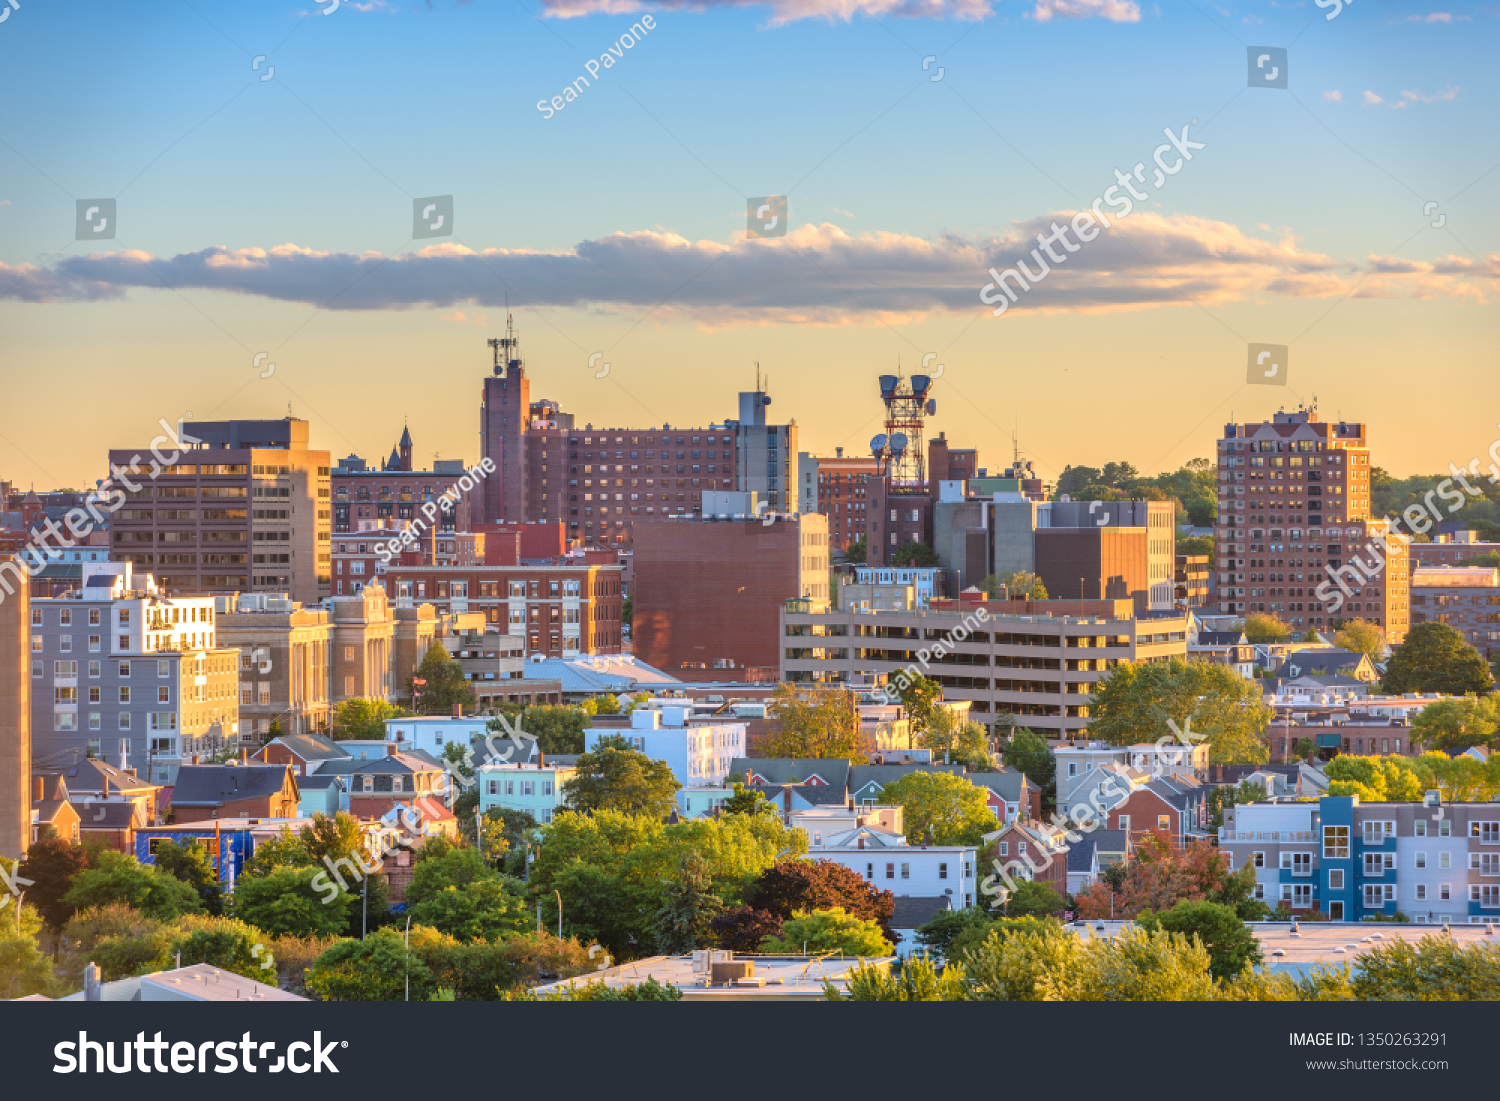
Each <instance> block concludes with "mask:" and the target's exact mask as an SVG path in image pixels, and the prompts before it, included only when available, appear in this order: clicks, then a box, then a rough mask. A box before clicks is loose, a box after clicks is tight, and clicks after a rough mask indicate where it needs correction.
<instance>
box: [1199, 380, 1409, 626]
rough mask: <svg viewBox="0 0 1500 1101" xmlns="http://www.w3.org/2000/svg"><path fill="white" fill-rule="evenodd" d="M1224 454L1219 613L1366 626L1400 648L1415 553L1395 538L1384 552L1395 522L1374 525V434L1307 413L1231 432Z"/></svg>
mask: <svg viewBox="0 0 1500 1101" xmlns="http://www.w3.org/2000/svg"><path fill="white" fill-rule="evenodd" d="M1217 450H1218V476H1219V511H1218V517H1217V521H1216V523H1215V527H1214V552H1215V555H1216V556H1217V559H1218V560H1217V562H1216V563H1215V588H1216V592H1217V604H1218V610H1219V611H1221V612H1225V613H1229V614H1233V615H1246V614H1248V613H1250V612H1263V613H1266V614H1268V615H1274V616H1276V617H1278V618H1280V619H1283V620H1285V621H1286V622H1287V623H1289V624H1291V626H1293V627H1297V628H1309V627H1310V628H1314V629H1318V630H1324V631H1327V630H1330V629H1333V628H1335V627H1336V626H1337V624H1338V623H1339V622H1341V621H1343V620H1348V619H1365V620H1368V621H1369V622H1371V623H1373V624H1375V625H1376V626H1378V627H1380V628H1381V629H1382V630H1383V631H1384V632H1385V638H1386V641H1387V642H1389V643H1391V644H1392V645H1395V644H1397V643H1399V642H1400V641H1401V640H1402V639H1403V638H1404V637H1405V636H1406V631H1407V628H1408V626H1409V621H1410V607H1409V583H1410V578H1409V563H1410V554H1409V551H1408V548H1407V547H1406V546H1405V545H1401V544H1399V543H1397V542H1396V541H1393V545H1391V546H1390V547H1389V548H1388V549H1387V548H1385V547H1384V545H1383V543H1382V540H1381V536H1382V535H1384V534H1385V532H1386V530H1387V524H1386V522H1385V521H1383V520H1371V519H1370V449H1369V445H1368V443H1367V437H1366V426H1365V425H1364V424H1361V423H1358V422H1352V421H1338V422H1324V421H1320V420H1318V414H1317V410H1316V409H1302V408H1299V409H1298V410H1297V412H1295V413H1285V412H1279V413H1277V414H1275V417H1274V418H1273V419H1272V420H1270V421H1263V422H1261V423H1260V424H1229V425H1225V427H1224V435H1223V437H1222V438H1220V440H1219V441H1218V448H1217ZM1376 548H1379V549H1378V550H1377V549H1376Z"/></svg>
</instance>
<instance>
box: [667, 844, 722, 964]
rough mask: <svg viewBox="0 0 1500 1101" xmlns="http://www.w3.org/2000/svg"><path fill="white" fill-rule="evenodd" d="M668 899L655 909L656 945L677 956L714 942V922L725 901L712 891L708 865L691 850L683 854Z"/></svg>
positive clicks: (709, 945)
mask: <svg viewBox="0 0 1500 1101" xmlns="http://www.w3.org/2000/svg"><path fill="white" fill-rule="evenodd" d="M665 896H666V897H665V899H664V900H663V902H662V906H661V909H660V910H658V911H657V912H656V920H655V923H654V927H655V932H656V948H657V951H659V952H661V953H662V954H663V955H668V956H675V955H680V954H682V953H685V952H691V951H692V950H693V949H695V948H705V947H712V946H713V944H714V936H713V921H714V919H715V918H716V917H718V916H719V914H720V913H721V912H722V911H723V908H724V903H723V900H722V899H720V898H719V896H718V895H716V894H715V893H714V891H713V880H712V878H711V877H710V876H709V874H708V865H707V864H705V863H704V861H703V858H702V857H701V856H699V855H698V854H697V853H696V852H692V851H691V850H690V851H688V852H687V853H685V854H683V857H682V861H681V863H680V864H679V865H678V870H677V875H676V876H675V877H673V879H672V880H671V881H670V882H668V883H667V885H666V892H665Z"/></svg>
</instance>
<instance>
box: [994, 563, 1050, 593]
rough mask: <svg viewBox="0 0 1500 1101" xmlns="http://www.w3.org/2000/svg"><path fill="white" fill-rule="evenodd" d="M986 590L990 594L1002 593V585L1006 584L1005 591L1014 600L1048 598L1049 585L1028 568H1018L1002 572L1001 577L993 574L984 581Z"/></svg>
mask: <svg viewBox="0 0 1500 1101" xmlns="http://www.w3.org/2000/svg"><path fill="white" fill-rule="evenodd" d="M982 584H983V585H984V591H985V592H986V593H988V594H989V595H990V596H999V595H1000V586H1001V585H1004V586H1005V591H1006V593H1007V594H1009V596H1010V599H1012V600H1046V599H1047V586H1046V585H1044V584H1042V579H1041V578H1040V577H1038V576H1037V575H1036V574H1034V573H1031V572H1030V571H1028V570H1017V571H1016V572H1014V573H1002V574H1001V575H1000V576H999V577H995V576H994V575H993V574H991V575H990V576H989V577H986V578H985V579H984V581H983V582H982Z"/></svg>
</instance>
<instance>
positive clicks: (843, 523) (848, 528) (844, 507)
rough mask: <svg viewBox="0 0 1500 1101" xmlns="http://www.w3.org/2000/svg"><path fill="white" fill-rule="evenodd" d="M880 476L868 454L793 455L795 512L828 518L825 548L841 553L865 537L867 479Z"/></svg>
mask: <svg viewBox="0 0 1500 1101" xmlns="http://www.w3.org/2000/svg"><path fill="white" fill-rule="evenodd" d="M879 476H880V461H879V460H878V459H876V458H875V457H874V456H871V455H845V454H844V449H843V448H842V447H835V448H834V449H833V455H831V456H817V455H810V454H809V453H808V452H806V451H803V452H801V453H799V454H798V456H797V511H798V512H804V513H809V512H816V513H820V514H821V515H823V516H826V517H828V545H829V547H831V548H832V549H834V550H838V551H843V550H844V549H845V548H846V547H847V546H848V545H849V544H850V543H851V542H853V541H854V540H856V539H863V538H865V536H866V535H867V534H868V529H869V523H870V518H869V511H870V486H869V482H870V481H871V479H874V478H878V477H879Z"/></svg>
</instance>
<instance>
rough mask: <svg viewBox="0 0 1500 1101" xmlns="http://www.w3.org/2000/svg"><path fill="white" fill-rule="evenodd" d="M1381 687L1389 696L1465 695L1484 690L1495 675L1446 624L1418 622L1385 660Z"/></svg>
mask: <svg viewBox="0 0 1500 1101" xmlns="http://www.w3.org/2000/svg"><path fill="white" fill-rule="evenodd" d="M1381 687H1382V688H1383V689H1384V690H1385V691H1386V692H1387V693H1389V694H1390V695H1400V694H1402V693H1404V692H1440V693H1442V694H1444V695H1448V696H1462V695H1464V694H1465V693H1468V692H1474V693H1485V692H1488V691H1490V690H1491V689H1492V688H1494V687H1495V678H1494V677H1493V676H1492V675H1491V674H1490V669H1489V666H1488V665H1486V664H1485V661H1484V658H1482V657H1480V656H1479V651H1478V650H1476V649H1474V647H1472V646H1470V645H1469V644H1468V643H1467V642H1465V641H1464V636H1463V635H1461V634H1460V633H1459V632H1458V631H1456V630H1454V629H1453V628H1452V627H1450V626H1448V625H1447V624H1446V623H1418V624H1416V625H1415V626H1413V627H1412V629H1411V630H1410V631H1408V632H1407V633H1406V638H1405V639H1403V640H1402V642H1401V645H1400V646H1398V647H1397V648H1396V652H1395V653H1394V654H1392V655H1391V659H1390V661H1388V662H1387V663H1386V667H1385V676H1384V678H1382V680H1381Z"/></svg>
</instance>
